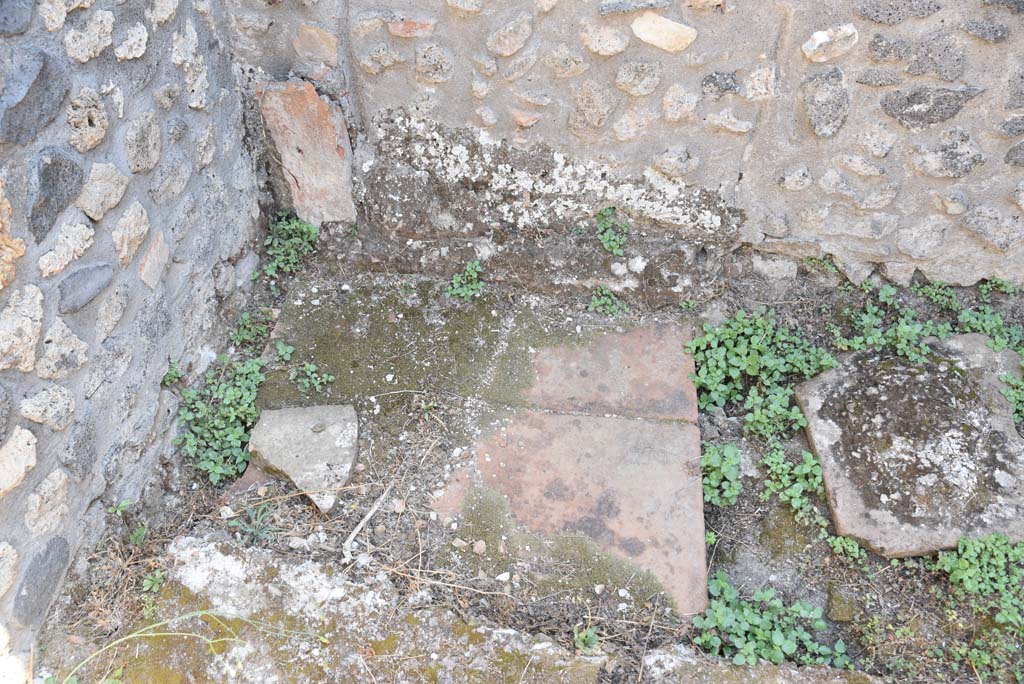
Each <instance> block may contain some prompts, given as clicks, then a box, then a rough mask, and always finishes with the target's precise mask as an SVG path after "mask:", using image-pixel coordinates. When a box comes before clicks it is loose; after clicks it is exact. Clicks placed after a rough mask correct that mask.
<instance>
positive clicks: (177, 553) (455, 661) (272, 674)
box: [124, 536, 606, 684]
mask: <svg viewBox="0 0 1024 684" xmlns="http://www.w3.org/2000/svg"><path fill="white" fill-rule="evenodd" d="M164 558H165V563H166V567H167V568H168V571H167V582H168V584H167V586H168V591H166V592H164V593H162V594H161V596H159V597H158V598H157V600H156V607H155V610H156V613H157V615H158V616H159V617H161V618H163V617H164V616H167V617H170V616H173V615H181V614H186V613H190V612H193V611H195V610H198V609H199V607H200V606H206V607H209V609H211V610H214V611H217V612H219V613H221V614H223V615H235V616H243V617H244V618H246V620H238V621H237V622H238V623H239V627H238V629H239V639H240V642H241V643H244V644H248V645H249V646H246V647H244V648H239V649H237V650H235V649H229V650H226V651H225V652H224V654H223V656H218V657H211V656H210V654H209V651H208V649H204V648H191V647H189V646H185V647H182V648H178V649H176V652H175V663H174V665H173V669H171V668H169V667H168V663H167V660H166V658H165V657H164V656H163V655H162V653H161V651H160V649H159V645H156V647H154V645H155V640H143V641H145V642H147V643H140V644H139V646H138V650H133V651H132V652H131V653H130V654H128V655H127V656H126V658H125V663H124V676H125V680H126V681H133V682H134V681H139V682H155V681H159V680H160V678H163V677H166V676H168V673H169V672H170V673H172V674H171V675H170V676H177V674H178V673H181V672H186V673H190V674H189V676H190V677H192V674H191V673H195V676H194V677H193V678H194V680H195V682H196V684H214V683H215V682H217V681H218V680H223V677H224V675H222V674H221V673H222V672H224V668H237V671H241V672H245V673H249V674H250V675H251V674H255V676H256V677H258V680H259V681H266V682H288V681H293V680H294V679H295V676H296V668H295V666H294V664H290V663H287V662H286V661H284V660H283V659H281V658H280V657H279V656H278V655H277V654H278V653H281V652H285V653H298V652H304V651H306V650H309V651H310V653H309V654H308V655H305V656H303V663H302V670H303V673H302V674H301V675H299V677H301V678H303V679H304V680H306V681H311V682H312V681H316V682H321V681H322V682H328V681H331V682H357V681H363V680H364V679H365V680H368V681H370V682H373V681H377V682H418V681H423V678H424V676H426V678H427V679H428V680H432V679H434V678H435V677H436V679H437V680H438V681H439V682H458V681H465V680H470V681H472V680H478V681H487V682H496V683H497V682H501V683H503V684H506V683H507V684H597V681H598V673H599V672H600V670H601V667H602V665H603V664H604V662H605V661H606V657H605V656H600V655H597V656H589V657H584V656H580V655H573V654H572V653H570V652H568V651H566V650H565V649H563V648H561V647H560V646H558V645H557V644H555V643H553V642H552V640H551V639H550V638H548V637H545V636H543V635H538V636H530V635H528V634H524V633H521V632H518V631H516V630H513V629H506V628H498V627H493V626H485V625H477V624H473V623H467V622H465V621H464V620H463V619H462V618H461V617H459V615H458V614H457V613H456V612H455V611H453V610H447V609H445V608H443V607H439V606H435V605H431V604H430V600H429V598H428V597H427V596H426V595H424V594H420V595H418V596H416V597H414V598H413V599H412V600H409V599H408V598H406V599H403V597H402V595H401V592H400V591H399V590H398V588H397V587H396V586H395V585H394V584H393V583H392V581H391V580H390V579H388V578H387V575H386V574H385V573H383V572H378V573H373V572H370V573H368V574H367V576H366V577H365V578H355V577H352V576H350V575H349V574H348V573H339V572H337V571H336V570H335V567H334V566H332V565H331V564H329V563H326V562H318V561H315V560H312V559H309V560H305V561H304V562H302V563H301V564H297V563H296V562H295V557H294V555H293V554H288V555H284V554H274V553H271V552H268V551H267V550H264V549H258V548H253V547H245V546H242V545H240V544H237V543H233V542H228V541H226V540H224V539H222V538H218V537H214V536H209V537H197V536H181V537H178V538H177V539H174V540H173V541H172V542H171V544H170V545H169V547H168V550H167V552H166V555H165V557H164ZM357 564H358V565H359V568H360V569H361V570H360V571H361V572H362V571H363V570H362V569H363V568H365V566H366V565H367V564H369V567H368V568H366V569H369V570H374V569H376V564H375V561H374V560H373V558H372V557H371V556H370V555H368V554H367V555H363V556H361V557H360V558H359V559H358V560H357ZM267 577H274V578H275V580H274V582H273V583H268V582H267V581H266V578H267ZM496 586H498V585H496ZM181 597H194V598H181ZM198 624H199V627H200V628H201V625H202V623H201V622H199V623H198ZM182 626H183V627H184V628H187V629H189V630H192V629H195V628H196V625H195V624H194V623H191V622H187V623H183V625H182ZM310 633H314V634H318V635H321V634H322V635H323V636H324V640H323V643H321V644H318V645H317V646H316V647H315V648H313V649H310V648H309V638H308V636H306V635H307V634H310ZM370 644H372V646H370ZM371 648H374V649H375V653H374V655H373V656H370V655H369V649H371ZM360 649H363V653H366V654H367V655H365V656H359V652H360ZM428 663H429V665H428V666H427V668H426V670H427V673H428V674H426V675H424V669H425V668H424V665H425V664H428ZM526 663H529V665H530V666H529V667H525V664H526ZM208 672H209V674H207V673H208ZM246 676H248V675H246Z"/></svg>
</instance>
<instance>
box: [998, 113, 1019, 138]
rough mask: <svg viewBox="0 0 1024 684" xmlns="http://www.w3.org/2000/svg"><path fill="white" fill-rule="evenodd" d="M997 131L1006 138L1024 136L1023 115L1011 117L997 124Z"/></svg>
mask: <svg viewBox="0 0 1024 684" xmlns="http://www.w3.org/2000/svg"><path fill="white" fill-rule="evenodd" d="M999 131H1000V132H1001V133H1002V134H1003V135H1006V136H1009V137H1011V138H1016V137H1017V136H1021V135H1024V115H1018V116H1011V117H1010V118H1009V119H1007V120H1006V121H1004V122H1003V123H1001V124H999Z"/></svg>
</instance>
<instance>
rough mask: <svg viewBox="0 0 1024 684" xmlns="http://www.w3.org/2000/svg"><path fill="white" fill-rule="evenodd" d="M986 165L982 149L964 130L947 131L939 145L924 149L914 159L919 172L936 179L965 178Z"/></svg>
mask: <svg viewBox="0 0 1024 684" xmlns="http://www.w3.org/2000/svg"><path fill="white" fill-rule="evenodd" d="M984 163H985V155H984V154H982V152H981V148H980V147H978V146H977V144H975V143H974V142H972V141H971V136H970V134H968V133H967V131H965V130H964V129H962V128H953V129H951V130H949V131H946V132H945V133H943V134H942V136H941V139H940V142H939V144H938V145H936V146H934V147H922V148H921V149H919V150H918V154H917V155H916V156H915V157H914V159H913V164H914V167H915V168H916V169H917V170H918V171H920V172H921V173H923V174H925V175H926V176H932V177H934V178H963V177H964V176H966V175H967V174H969V173H970V172H971V171H973V170H974V168H975V167H976V166H978V165H979V164H984Z"/></svg>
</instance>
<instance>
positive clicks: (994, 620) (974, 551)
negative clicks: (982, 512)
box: [933, 533, 1024, 682]
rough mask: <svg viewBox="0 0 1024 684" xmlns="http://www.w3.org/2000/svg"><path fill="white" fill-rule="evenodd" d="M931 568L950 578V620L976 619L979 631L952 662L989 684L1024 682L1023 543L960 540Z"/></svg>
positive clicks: (989, 537)
mask: <svg viewBox="0 0 1024 684" xmlns="http://www.w3.org/2000/svg"><path fill="white" fill-rule="evenodd" d="M933 568H934V569H935V570H937V571H939V572H941V573H943V574H945V576H946V577H947V578H948V581H949V585H950V588H951V591H950V595H949V597H948V600H947V604H948V609H949V610H950V611H951V614H959V613H961V612H970V613H973V619H974V622H975V623H976V624H979V625H980V629H978V630H977V631H976V633H975V634H974V635H973V637H972V639H971V641H970V642H969V643H961V644H958V645H956V646H955V647H954V648H953V649H952V651H951V654H950V655H951V656H952V657H953V658H955V659H956V660H957V661H958V662H962V663H966V664H968V665H969V666H970V667H972V668H974V670H975V671H977V672H978V673H979V679H981V678H982V675H983V674H984V675H987V677H988V678H987V679H985V681H1000V679H999V678H1000V677H1005V676H1006V675H1007V674H1011V675H1012V676H1013V677H1014V678H1015V681H1017V682H1021V681H1024V661H1021V659H1020V649H1021V648H1022V647H1024V543H1017V544H1013V543H1011V542H1010V540H1009V539H1008V538H1007V537H1006V536H1005V535H1002V534H999V533H995V534H990V535H987V536H984V537H980V538H978V539H961V540H960V543H959V544H958V545H957V548H956V550H954V551H943V552H940V553H939V555H938V558H937V560H936V561H935V564H934V566H933Z"/></svg>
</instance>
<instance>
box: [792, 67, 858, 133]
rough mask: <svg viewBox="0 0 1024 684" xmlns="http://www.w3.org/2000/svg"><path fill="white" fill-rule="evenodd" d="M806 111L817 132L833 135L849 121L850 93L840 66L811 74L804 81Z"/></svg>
mask: <svg viewBox="0 0 1024 684" xmlns="http://www.w3.org/2000/svg"><path fill="white" fill-rule="evenodd" d="M800 94H801V98H802V100H803V103H804V111H805V112H806V113H807V118H808V120H809V121H810V123H811V128H812V129H813V130H814V132H815V134H816V135H819V136H821V137H823V138H831V137H832V136H834V135H835V134H836V133H838V132H839V129H840V128H842V127H843V124H844V123H846V117H847V115H848V114H849V112H850V94H849V92H848V91H847V90H846V79H845V78H844V77H843V72H842V70H841V69H839V68H838V67H833V68H832V69H829V70H828V71H824V72H821V73H817V74H815V75H813V76H810V77H809V78H807V80H805V81H804V82H803V83H802V84H801V85H800Z"/></svg>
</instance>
